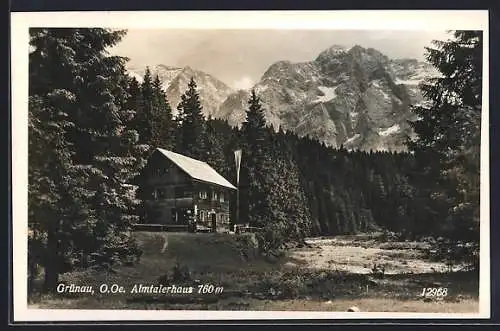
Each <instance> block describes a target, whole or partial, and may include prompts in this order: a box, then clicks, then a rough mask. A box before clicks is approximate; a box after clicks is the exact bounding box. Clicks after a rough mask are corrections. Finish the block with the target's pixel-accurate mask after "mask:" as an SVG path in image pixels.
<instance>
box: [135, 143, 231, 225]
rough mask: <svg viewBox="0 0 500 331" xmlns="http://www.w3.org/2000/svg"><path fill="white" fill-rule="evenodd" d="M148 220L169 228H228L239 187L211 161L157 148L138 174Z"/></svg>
mask: <svg viewBox="0 0 500 331" xmlns="http://www.w3.org/2000/svg"><path fill="white" fill-rule="evenodd" d="M138 182H139V183H140V184H139V186H140V190H141V191H142V192H143V194H144V195H143V196H145V197H146V198H145V199H144V202H145V206H146V210H147V214H146V215H144V219H145V220H146V221H147V224H150V225H153V224H154V225H157V226H161V227H162V228H168V229H169V230H178V231H179V230H180V231H191V232H196V231H210V232H228V231H229V229H230V217H229V215H230V214H229V195H230V193H231V191H233V190H236V187H234V186H233V185H232V184H231V183H230V182H228V181H227V180H226V179H225V178H224V177H222V176H221V175H220V174H219V173H217V171H215V170H214V169H213V168H212V167H210V166H209V165H208V164H207V163H205V162H203V161H199V160H196V159H193V158H190V157H187V156H185V155H182V154H178V153H174V152H172V151H168V150H165V149H161V148H157V149H156V150H155V151H154V152H153V154H152V155H151V157H150V158H149V160H148V162H147V164H146V166H145V167H144V169H143V170H142V172H141V174H140V175H139V177H138Z"/></svg>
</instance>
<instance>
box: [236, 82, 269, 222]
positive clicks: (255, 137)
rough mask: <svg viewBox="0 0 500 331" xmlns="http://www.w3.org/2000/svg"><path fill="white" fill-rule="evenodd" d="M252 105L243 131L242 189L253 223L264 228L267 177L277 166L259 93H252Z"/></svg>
mask: <svg viewBox="0 0 500 331" xmlns="http://www.w3.org/2000/svg"><path fill="white" fill-rule="evenodd" d="M248 106H249V107H248V110H247V111H246V121H245V122H244V123H243V125H242V129H241V131H242V132H241V134H242V139H241V147H242V150H243V154H244V155H245V162H243V163H242V165H241V173H242V176H241V187H242V191H245V193H244V195H243V196H245V197H246V199H247V203H248V219H249V221H250V223H251V224H253V225H254V226H260V227H263V226H264V225H265V220H266V219H267V218H268V217H269V206H268V205H267V201H266V192H265V178H266V176H267V175H268V174H269V171H270V170H271V169H272V168H273V165H272V162H270V161H269V152H268V151H269V149H268V148H266V147H267V146H266V144H265V143H266V140H267V141H269V138H268V137H267V134H268V131H267V129H266V121H265V117H264V109H263V108H262V105H261V103H260V99H259V98H258V97H257V95H256V93H255V91H252V94H251V97H250V99H249V101H248ZM266 138H267V139H266Z"/></svg>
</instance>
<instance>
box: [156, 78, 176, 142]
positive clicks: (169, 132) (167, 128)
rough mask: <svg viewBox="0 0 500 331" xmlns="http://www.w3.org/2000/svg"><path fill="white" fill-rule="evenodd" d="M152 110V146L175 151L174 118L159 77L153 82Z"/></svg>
mask: <svg viewBox="0 0 500 331" xmlns="http://www.w3.org/2000/svg"><path fill="white" fill-rule="evenodd" d="M152 108H153V109H152V118H151V143H150V144H151V146H154V147H161V148H165V149H169V150H171V149H174V146H175V130H176V128H175V123H174V120H173V117H172V109H171V108H170V105H169V103H168V100H167V95H166V94H165V91H163V88H162V83H161V80H160V77H159V76H158V75H156V76H155V79H154V81H153V107H152Z"/></svg>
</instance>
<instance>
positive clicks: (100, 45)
mask: <svg viewBox="0 0 500 331" xmlns="http://www.w3.org/2000/svg"><path fill="white" fill-rule="evenodd" d="M123 35H124V32H123V31H111V30H106V29H32V30H31V31H30V44H31V46H32V48H33V49H34V50H33V51H32V52H31V54H30V100H31V103H30V117H31V118H30V174H31V176H30V178H31V182H30V183H29V185H30V193H31V201H33V202H34V203H33V204H30V215H31V216H30V225H31V226H32V227H33V228H36V230H37V231H35V232H37V233H38V235H39V236H42V237H46V238H47V239H46V241H45V242H43V243H42V246H43V248H44V250H43V253H44V254H43V255H44V256H43V257H42V258H41V261H40V263H41V264H42V266H43V267H44V268H45V288H46V289H47V290H54V288H55V285H56V284H57V281H58V276H59V274H60V273H61V272H64V271H67V270H68V269H71V268H73V267H77V266H82V267H86V266H89V265H93V264H98V265H102V266H109V265H111V264H113V263H115V262H120V261H124V260H127V259H128V258H129V257H131V256H132V255H134V254H136V253H138V251H137V250H136V247H135V245H134V243H133V240H132V239H131V237H130V234H129V231H128V227H129V225H130V223H131V222H133V221H134V220H135V216H134V215H133V210H134V205H135V204H136V203H137V201H136V199H135V196H134V194H133V192H131V191H132V190H131V187H130V186H128V185H126V184H127V182H128V180H129V179H130V178H131V177H132V176H134V175H135V174H136V173H137V171H138V170H139V168H140V167H141V166H142V164H143V160H142V158H141V157H140V155H141V151H140V148H141V147H140V146H139V145H136V143H137V133H136V132H134V131H133V130H130V126H129V124H130V121H131V120H132V118H133V116H134V111H133V110H127V109H125V108H124V106H125V105H126V98H127V93H126V92H125V89H126V87H127V85H128V81H129V80H128V77H127V76H126V74H125V68H124V61H125V59H123V58H120V57H115V56H109V55H107V53H106V49H107V48H108V47H111V46H113V45H115V44H116V43H118V42H119V41H120V40H121V38H122V37H123ZM47 139H50V141H48V140H47ZM49 148H51V149H52V151H51V155H53V157H51V158H47V156H48V155H47V154H46V153H47V151H48V149H49ZM41 158H43V160H41ZM42 163H45V166H41V164H42ZM44 168H45V169H44ZM39 174H42V175H43V178H40V177H38V176H39ZM47 191H49V192H50V194H48V195H47V194H46V192H47ZM47 198H49V200H47ZM48 214H49V215H50V214H51V217H47V215H48Z"/></svg>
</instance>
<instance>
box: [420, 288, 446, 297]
mask: <svg viewBox="0 0 500 331" xmlns="http://www.w3.org/2000/svg"><path fill="white" fill-rule="evenodd" d="M421 295H422V296H423V297H445V296H447V295H448V288H447V287H424V288H423V289H422V294H421Z"/></svg>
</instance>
